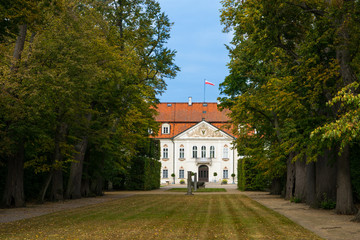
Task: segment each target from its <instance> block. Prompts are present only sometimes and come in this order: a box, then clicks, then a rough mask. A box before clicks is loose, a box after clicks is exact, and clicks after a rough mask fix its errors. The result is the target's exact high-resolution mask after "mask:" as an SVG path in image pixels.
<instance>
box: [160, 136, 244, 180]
mask: <svg viewBox="0 0 360 240" xmlns="http://www.w3.org/2000/svg"><path fill="white" fill-rule="evenodd" d="M165 144H166V145H167V146H168V149H169V160H167V161H164V159H163V158H162V149H163V146H164V145H165ZM225 144H226V145H227V146H228V147H229V160H228V161H224V160H223V147H224V145H225ZM174 145H175V161H174ZM180 145H184V149H185V160H183V161H180V160H179V150H180ZM193 146H197V147H198V157H200V156H201V146H206V157H207V158H209V157H210V146H214V147H215V158H213V159H212V164H211V165H208V164H206V165H207V166H208V167H209V181H211V182H212V181H214V180H216V181H221V180H222V179H223V169H224V168H225V167H226V168H227V170H228V179H227V180H228V183H232V177H231V174H232V173H235V174H236V175H237V159H238V158H239V157H238V155H237V151H236V149H232V140H228V139H211V138H210V139H178V140H174V142H172V141H171V140H170V139H160V147H161V159H160V162H161V184H166V183H170V184H171V183H173V178H172V177H171V174H172V173H175V183H180V180H181V179H179V170H180V168H181V167H183V169H184V172H185V174H184V175H185V176H184V177H185V180H186V178H187V171H192V172H198V167H199V166H197V165H196V162H195V159H194V158H192V147H193ZM234 157H235V158H234ZM163 169H168V178H163V174H162V170H163ZM174 170H175V171H174ZM214 172H217V174H218V175H217V177H216V178H215V177H214V176H213V173H214ZM235 180H236V178H235Z"/></svg>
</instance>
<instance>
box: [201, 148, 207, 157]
mask: <svg viewBox="0 0 360 240" xmlns="http://www.w3.org/2000/svg"><path fill="white" fill-rule="evenodd" d="M201 157H202V158H206V147H205V146H202V147H201Z"/></svg>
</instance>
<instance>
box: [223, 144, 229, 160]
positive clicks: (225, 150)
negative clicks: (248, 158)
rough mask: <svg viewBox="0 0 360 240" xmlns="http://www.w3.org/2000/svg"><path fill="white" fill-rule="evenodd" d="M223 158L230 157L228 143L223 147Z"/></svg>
mask: <svg viewBox="0 0 360 240" xmlns="http://www.w3.org/2000/svg"><path fill="white" fill-rule="evenodd" d="M223 158H229V147H228V146H227V145H225V146H224V149H223Z"/></svg>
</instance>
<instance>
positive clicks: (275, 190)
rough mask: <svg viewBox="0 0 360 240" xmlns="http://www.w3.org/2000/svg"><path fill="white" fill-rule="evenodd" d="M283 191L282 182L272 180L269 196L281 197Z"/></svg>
mask: <svg viewBox="0 0 360 240" xmlns="http://www.w3.org/2000/svg"><path fill="white" fill-rule="evenodd" d="M282 191H283V181H282V179H281V178H274V179H273V180H272V181H271V188H270V194H273V195H281V192H282Z"/></svg>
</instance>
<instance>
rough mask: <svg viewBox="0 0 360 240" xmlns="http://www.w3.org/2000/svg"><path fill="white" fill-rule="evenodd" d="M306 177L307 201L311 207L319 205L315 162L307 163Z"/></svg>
mask: <svg viewBox="0 0 360 240" xmlns="http://www.w3.org/2000/svg"><path fill="white" fill-rule="evenodd" d="M305 178H306V180H305V181H306V184H305V185H306V196H305V202H306V204H308V205H309V206H310V207H314V208H315V207H318V204H317V201H316V175H315V163H314V162H311V163H308V164H307V165H306V169H305Z"/></svg>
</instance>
